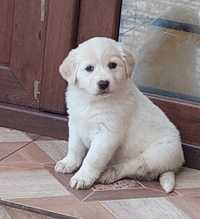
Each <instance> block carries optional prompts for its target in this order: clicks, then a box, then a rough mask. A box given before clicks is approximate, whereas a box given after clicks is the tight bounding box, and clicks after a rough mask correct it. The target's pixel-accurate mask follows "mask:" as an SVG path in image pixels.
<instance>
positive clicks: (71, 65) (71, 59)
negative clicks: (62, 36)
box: [59, 49, 78, 84]
mask: <svg viewBox="0 0 200 219" xmlns="http://www.w3.org/2000/svg"><path fill="white" fill-rule="evenodd" d="M77 71H78V64H77V61H76V50H75V49H72V50H71V51H70V52H69V54H68V56H67V57H66V58H65V59H64V60H63V62H62V64H61V65H60V67H59V72H60V74H61V76H62V77H63V79H64V80H66V81H67V82H68V83H69V84H75V83H76V81H77Z"/></svg>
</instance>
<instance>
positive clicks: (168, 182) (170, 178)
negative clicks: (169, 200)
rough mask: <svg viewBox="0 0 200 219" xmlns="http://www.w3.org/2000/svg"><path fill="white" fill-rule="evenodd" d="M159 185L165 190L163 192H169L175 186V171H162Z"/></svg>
mask: <svg viewBox="0 0 200 219" xmlns="http://www.w3.org/2000/svg"><path fill="white" fill-rule="evenodd" d="M159 181H160V185H161V187H162V188H163V189H164V190H165V192H167V193H170V192H172V191H173V190H174V187H175V184H176V183H175V173H174V172H172V171H168V172H165V173H162V174H161V175H160V177H159Z"/></svg>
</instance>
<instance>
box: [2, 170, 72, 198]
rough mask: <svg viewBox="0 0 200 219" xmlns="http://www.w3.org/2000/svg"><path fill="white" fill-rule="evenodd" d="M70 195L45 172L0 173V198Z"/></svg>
mask: <svg viewBox="0 0 200 219" xmlns="http://www.w3.org/2000/svg"><path fill="white" fill-rule="evenodd" d="M69 194H70V193H69V192H68V191H67V190H66V189H65V188H64V186H63V185H61V184H60V183H59V182H58V181H57V180H56V179H55V178H54V177H53V176H52V175H51V174H50V173H49V172H48V171H47V170H44V169H41V170H31V171H30V170H25V171H22V170H21V171H6V172H2V171H1V172H0V198H1V199H6V200H8V199H15V198H37V197H50V196H52V197H54V196H59V195H60V196H63V195H69Z"/></svg>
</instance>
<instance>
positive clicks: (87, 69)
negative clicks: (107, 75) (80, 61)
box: [85, 65, 94, 72]
mask: <svg viewBox="0 0 200 219" xmlns="http://www.w3.org/2000/svg"><path fill="white" fill-rule="evenodd" d="M85 70H86V71H87V72H93V71H94V66H93V65H88V66H87V67H86V68H85Z"/></svg>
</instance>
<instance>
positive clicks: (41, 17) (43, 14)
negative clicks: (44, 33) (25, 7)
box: [40, 0, 45, 22]
mask: <svg viewBox="0 0 200 219" xmlns="http://www.w3.org/2000/svg"><path fill="white" fill-rule="evenodd" d="M40 1H41V13H40V21H41V22H44V18H45V0H40Z"/></svg>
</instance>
